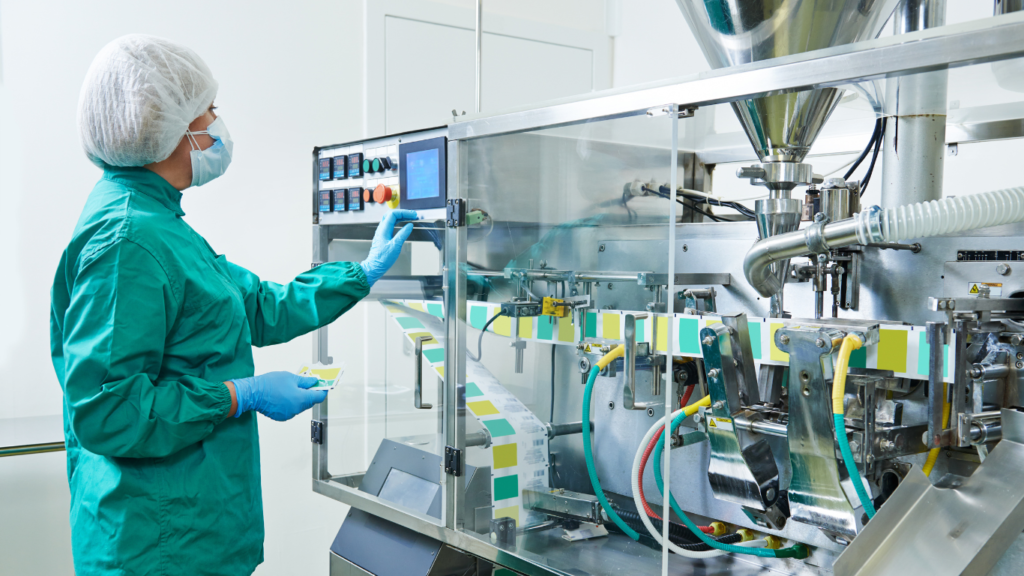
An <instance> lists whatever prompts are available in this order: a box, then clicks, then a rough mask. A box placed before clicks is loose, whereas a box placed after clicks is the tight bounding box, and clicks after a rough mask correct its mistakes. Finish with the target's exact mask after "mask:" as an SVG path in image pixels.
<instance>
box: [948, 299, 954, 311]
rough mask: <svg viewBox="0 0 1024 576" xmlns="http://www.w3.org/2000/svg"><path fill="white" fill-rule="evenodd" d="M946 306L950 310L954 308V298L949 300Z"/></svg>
mask: <svg viewBox="0 0 1024 576" xmlns="http://www.w3.org/2000/svg"><path fill="white" fill-rule="evenodd" d="M946 307H947V308H949V309H950V310H956V300H950V301H949V302H948V303H947V304H946Z"/></svg>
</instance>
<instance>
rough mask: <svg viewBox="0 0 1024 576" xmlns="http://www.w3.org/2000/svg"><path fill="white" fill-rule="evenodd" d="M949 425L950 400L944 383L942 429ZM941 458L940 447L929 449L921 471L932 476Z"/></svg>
mask: <svg viewBox="0 0 1024 576" xmlns="http://www.w3.org/2000/svg"><path fill="white" fill-rule="evenodd" d="M948 425H949V402H946V385H945V384H943V385H942V429H943V430H945V429H946V426H948ZM938 459H939V448H937V447H936V448H932V449H931V450H929V451H928V459H927V460H925V461H924V467H923V468H921V472H924V475H925V476H931V474H932V468H934V467H935V461H936V460H938Z"/></svg>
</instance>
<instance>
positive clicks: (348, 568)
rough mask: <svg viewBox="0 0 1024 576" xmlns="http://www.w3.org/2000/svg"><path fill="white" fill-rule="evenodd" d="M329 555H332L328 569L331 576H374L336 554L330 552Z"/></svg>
mask: <svg viewBox="0 0 1024 576" xmlns="http://www.w3.org/2000/svg"><path fill="white" fill-rule="evenodd" d="M328 554H330V555H331V559H330V564H329V569H328V570H329V571H328V574H330V575H331V576H374V575H373V574H370V573H369V572H367V571H366V570H363V569H362V568H360V567H359V566H356V565H355V564H353V563H351V562H349V561H348V560H345V559H344V558H342V557H341V556H338V555H337V554H335V553H334V552H328Z"/></svg>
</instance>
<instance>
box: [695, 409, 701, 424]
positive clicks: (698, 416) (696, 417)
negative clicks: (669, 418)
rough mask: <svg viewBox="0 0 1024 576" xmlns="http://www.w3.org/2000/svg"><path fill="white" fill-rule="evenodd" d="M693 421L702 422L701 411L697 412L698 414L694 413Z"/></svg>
mask: <svg viewBox="0 0 1024 576" xmlns="http://www.w3.org/2000/svg"><path fill="white" fill-rule="evenodd" d="M693 421H694V422H696V423H697V424H700V421H701V417H700V412H697V413H696V414H694V415H693Z"/></svg>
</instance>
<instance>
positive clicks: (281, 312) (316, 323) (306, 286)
mask: <svg viewBox="0 0 1024 576" xmlns="http://www.w3.org/2000/svg"><path fill="white" fill-rule="evenodd" d="M218 258H219V259H222V260H223V263H224V265H225V266H226V267H227V269H228V272H229V274H230V275H231V279H232V280H233V281H234V283H235V285H236V286H238V288H239V289H240V290H241V291H242V297H243V298H244V299H245V314H246V316H247V317H248V319H249V331H250V333H251V337H252V343H253V345H255V346H270V345H272V344H280V343H282V342H287V341H289V340H291V339H293V338H296V337H298V336H301V335H303V334H306V333H308V332H311V331H313V330H316V329H317V328H319V327H321V326H326V325H327V324H330V323H331V322H333V321H335V320H336V319H337V318H338V317H339V316H341V315H342V314H344V313H345V312H346V311H348V309H349V308H351V307H352V306H355V304H356V303H357V302H359V301H360V300H361V299H363V297H365V296H366V295H367V294H369V292H370V286H369V284H367V282H366V274H365V273H364V272H363V268H362V267H361V266H360V265H359V264H358V263H356V262H328V263H326V264H323V265H321V266H318V267H316V268H314V269H312V270H310V271H308V272H303V273H302V274H299V275H298V276H297V277H296V278H295V279H294V280H292V281H291V282H289V283H287V284H276V283H274V282H261V281H260V279H259V278H258V277H257V276H256V275H255V274H253V273H252V272H249V271H248V270H246V269H245V268H242V267H241V266H238V265H237V264H232V263H231V262H228V261H227V260H226V259H224V257H223V256H220V257H218Z"/></svg>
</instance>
